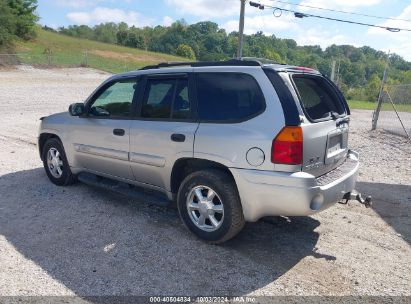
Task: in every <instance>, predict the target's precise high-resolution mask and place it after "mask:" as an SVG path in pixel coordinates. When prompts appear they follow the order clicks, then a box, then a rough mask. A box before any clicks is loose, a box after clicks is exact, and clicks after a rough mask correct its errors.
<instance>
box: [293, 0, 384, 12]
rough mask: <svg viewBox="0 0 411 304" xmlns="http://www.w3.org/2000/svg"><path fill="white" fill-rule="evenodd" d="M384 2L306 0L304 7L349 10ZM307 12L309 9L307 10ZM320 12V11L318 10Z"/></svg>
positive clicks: (370, 0)
mask: <svg viewBox="0 0 411 304" xmlns="http://www.w3.org/2000/svg"><path fill="white" fill-rule="evenodd" d="M380 2H382V0H304V1H301V3H300V4H302V5H309V6H318V7H322V8H329V9H348V10H351V9H353V8H357V7H367V6H374V5H376V4H379V3H380ZM306 10H307V8H306ZM317 11H318V10H317Z"/></svg>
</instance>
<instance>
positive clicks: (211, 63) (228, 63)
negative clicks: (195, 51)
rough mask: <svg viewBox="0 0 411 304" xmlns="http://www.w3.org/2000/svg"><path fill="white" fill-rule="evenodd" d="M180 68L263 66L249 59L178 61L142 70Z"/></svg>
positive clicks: (150, 66) (149, 66)
mask: <svg viewBox="0 0 411 304" xmlns="http://www.w3.org/2000/svg"><path fill="white" fill-rule="evenodd" d="M178 66H191V67H207V66H261V62H260V61H258V60H254V59H253V60H248V59H245V60H243V59H230V60H226V61H176V62H162V63H159V64H156V65H148V66H145V67H143V68H141V69H140V70H151V69H160V68H169V67H178Z"/></svg>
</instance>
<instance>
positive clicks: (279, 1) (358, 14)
mask: <svg viewBox="0 0 411 304" xmlns="http://www.w3.org/2000/svg"><path fill="white" fill-rule="evenodd" d="M271 1H273V2H278V3H282V4H289V5H294V6H300V7H307V8H314V9H318V10H322V11H329V12H335V13H342V14H349V15H356V16H362V17H370V18H376V19H384V20H394V21H407V22H411V20H410V19H401V18H391V17H382V16H375V15H367V14H361V13H355V12H347V11H340V10H336V9H331V8H324V7H318V6H312V5H306V4H299V3H295V2H288V1H281V0H271Z"/></svg>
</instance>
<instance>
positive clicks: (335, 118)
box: [328, 111, 340, 120]
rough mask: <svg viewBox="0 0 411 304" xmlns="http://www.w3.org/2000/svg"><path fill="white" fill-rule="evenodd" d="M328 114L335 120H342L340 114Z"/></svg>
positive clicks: (331, 112)
mask: <svg viewBox="0 0 411 304" xmlns="http://www.w3.org/2000/svg"><path fill="white" fill-rule="evenodd" d="M328 114H329V116H331V117H332V119H333V120H337V119H338V118H340V114H338V113H337V112H335V111H330V112H329V113H328Z"/></svg>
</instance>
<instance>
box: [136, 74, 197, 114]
mask: <svg viewBox="0 0 411 304" xmlns="http://www.w3.org/2000/svg"><path fill="white" fill-rule="evenodd" d="M141 116H142V117H146V118H174V119H185V118H189V117H191V104H190V100H189V98H188V79H185V78H179V79H148V80H147V85H146V89H145V93H144V98H143V106H142V110H141Z"/></svg>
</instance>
